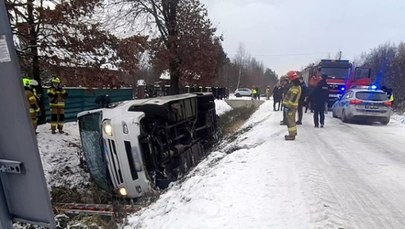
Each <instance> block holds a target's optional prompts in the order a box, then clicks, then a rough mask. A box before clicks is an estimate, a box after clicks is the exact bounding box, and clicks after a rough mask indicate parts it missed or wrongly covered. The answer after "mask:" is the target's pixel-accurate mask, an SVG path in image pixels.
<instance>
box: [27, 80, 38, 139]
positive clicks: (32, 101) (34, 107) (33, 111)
mask: <svg viewBox="0 0 405 229" xmlns="http://www.w3.org/2000/svg"><path fill="white" fill-rule="evenodd" d="M23 85H24V90H25V97H26V98H27V101H28V110H29V113H30V117H31V122H32V126H33V127H34V131H35V134H38V133H37V131H36V130H37V116H39V115H40V114H41V109H40V108H39V105H38V102H37V98H36V96H35V94H34V90H33V88H32V85H31V80H30V79H28V78H23Z"/></svg>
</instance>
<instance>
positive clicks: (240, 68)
mask: <svg viewBox="0 0 405 229" xmlns="http://www.w3.org/2000/svg"><path fill="white" fill-rule="evenodd" d="M241 74H242V65H241V66H239V77H238V85H237V86H236V89H238V88H239V84H240V75H241Z"/></svg>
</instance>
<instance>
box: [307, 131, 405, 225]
mask: <svg viewBox="0 0 405 229" xmlns="http://www.w3.org/2000/svg"><path fill="white" fill-rule="evenodd" d="M334 129H336V133H333V135H334V136H338V138H339V144H336V140H337V139H335V141H333V139H332V140H330V136H327V134H326V133H328V134H329V135H331V132H330V131H329V130H328V132H325V131H322V130H320V131H318V130H316V131H314V130H313V129H312V131H311V130H310V129H309V128H305V129H304V134H305V136H306V137H305V139H304V141H307V143H306V144H307V147H305V149H308V150H307V151H308V152H306V156H307V158H308V159H307V160H308V162H309V161H312V164H313V165H312V167H313V166H314V164H315V165H316V167H317V169H315V170H314V169H313V168H309V169H312V170H313V171H311V172H308V173H307V174H309V175H307V177H306V181H308V180H309V181H313V182H315V183H316V182H320V183H322V184H323V185H321V186H319V187H317V186H316V185H312V187H311V185H309V188H310V189H309V190H311V189H312V188H316V189H320V190H325V192H322V191H321V192H318V193H316V192H314V193H313V194H311V195H312V196H309V198H310V199H311V198H319V200H318V202H317V201H313V200H312V201H309V204H310V205H311V204H312V205H316V204H318V205H319V203H323V202H325V200H326V201H327V200H332V203H337V205H336V206H337V208H334V207H333V208H329V209H328V210H330V211H329V212H328V211H325V212H324V213H325V214H328V215H327V218H325V219H324V222H323V223H324V225H325V226H328V228H329V223H328V222H331V225H332V228H336V227H335V226H338V227H340V226H342V228H403V227H404V225H405V224H404V219H402V218H401V215H402V214H401V211H400V210H398V209H397V208H396V207H395V206H394V205H393V204H392V203H391V202H390V200H386V199H385V198H384V195H383V194H382V193H380V192H379V190H376V189H375V188H373V187H372V186H371V185H369V183H368V182H367V180H365V179H364V177H361V176H360V175H359V170H361V169H364V170H365V167H364V166H361V165H362V163H363V164H364V162H362V161H361V158H359V159H357V156H356V155H355V152H352V151H351V150H350V149H353V148H356V147H357V149H359V148H360V149H362V150H363V151H364V152H373V147H374V146H373V144H376V143H375V142H374V143H373V144H364V143H368V142H370V141H372V139H370V138H368V137H367V136H363V135H360V134H359V133H358V132H356V130H354V129H353V130H351V129H350V128H334ZM309 137H310V139H309ZM353 138H356V139H357V140H355V141H353ZM353 142H356V143H362V144H360V146H356V147H353V146H352V145H351V144H352V143H353ZM377 142H378V141H377ZM318 146H319V147H318ZM363 148H364V149H363ZM324 149H328V150H326V151H325V150H324ZM309 151H313V152H309ZM348 155H349V156H351V157H350V158H348ZM352 155H353V156H352ZM345 156H346V158H345ZM353 164H354V165H356V164H358V165H359V168H357V167H354V166H351V165H353ZM307 167H308V164H307ZM310 167H311V166H310ZM304 170H305V167H304ZM313 173H315V175H311V174H313ZM318 173H319V176H321V178H320V179H318V178H317V177H316V176H317V175H318ZM363 173H367V170H366V171H363ZM304 174H305V171H304ZM322 177H323V179H322ZM326 184H327V186H329V187H326V186H325V185H326ZM402 191H403V190H402ZM397 192H398V190H397ZM318 194H320V196H319V195H318ZM402 197H403V196H402ZM391 201H392V200H391ZM314 203H315V204H314ZM318 208H319V206H318ZM317 211H318V212H322V211H321V210H320V209H318V210H317ZM336 212H342V213H343V214H342V213H340V214H335V213H336ZM316 213H317V212H315V216H314V218H316ZM318 214H319V213H318ZM335 215H338V216H340V215H341V216H342V217H337V218H341V219H342V220H343V221H337V222H340V224H341V225H334V226H333V224H334V223H335V220H334V218H335V217H336V216H335ZM315 223H316V225H317V226H320V227H322V226H321V224H319V222H318V221H316V222H315Z"/></svg>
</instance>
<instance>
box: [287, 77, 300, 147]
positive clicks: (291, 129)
mask: <svg viewBox="0 0 405 229" xmlns="http://www.w3.org/2000/svg"><path fill="white" fill-rule="evenodd" d="M287 76H288V79H289V80H290V81H291V82H292V86H291V87H290V89H288V91H287V94H286V96H285V97H284V101H283V105H284V112H285V113H286V114H287V127H288V135H285V136H284V139H285V140H287V141H291V140H295V136H296V135H297V125H296V123H295V114H296V113H297V108H298V102H299V100H300V97H301V87H300V80H299V79H298V75H297V72H295V71H289V72H288V73H287Z"/></svg>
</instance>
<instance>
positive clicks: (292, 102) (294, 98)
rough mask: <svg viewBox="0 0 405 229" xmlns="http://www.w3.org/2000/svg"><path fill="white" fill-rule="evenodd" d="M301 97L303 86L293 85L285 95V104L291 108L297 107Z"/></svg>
mask: <svg viewBox="0 0 405 229" xmlns="http://www.w3.org/2000/svg"><path fill="white" fill-rule="evenodd" d="M300 97H301V87H300V86H299V85H298V86H295V85H294V86H291V87H290V89H288V91H287V94H286V95H285V97H284V100H283V105H284V106H285V107H287V108H289V109H297V108H298V102H299V100H300Z"/></svg>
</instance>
